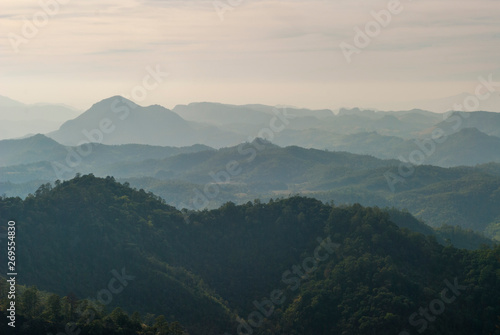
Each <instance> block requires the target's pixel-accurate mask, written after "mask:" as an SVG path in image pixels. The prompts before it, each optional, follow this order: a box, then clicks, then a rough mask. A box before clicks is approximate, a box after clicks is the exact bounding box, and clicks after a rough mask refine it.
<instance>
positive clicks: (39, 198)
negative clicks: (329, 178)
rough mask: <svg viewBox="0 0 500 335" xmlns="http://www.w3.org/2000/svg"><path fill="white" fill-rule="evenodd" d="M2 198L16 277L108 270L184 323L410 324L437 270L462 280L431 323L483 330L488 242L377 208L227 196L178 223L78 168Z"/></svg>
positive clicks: (491, 261)
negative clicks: (445, 242)
mask: <svg viewBox="0 0 500 335" xmlns="http://www.w3.org/2000/svg"><path fill="white" fill-rule="evenodd" d="M0 212H1V213H2V217H6V218H9V219H14V218H15V219H16V222H17V224H16V226H17V227H18V228H19V231H20V232H21V231H22V232H23V234H19V236H18V237H17V240H16V242H17V243H18V245H19V246H20V250H19V254H18V261H19V272H20V273H23V278H22V280H23V281H24V283H23V284H28V285H32V284H35V285H37V286H39V287H40V288H41V289H46V290H53V291H55V292H56V293H59V294H67V293H68V291H71V292H74V293H75V294H76V295H77V296H78V297H85V296H91V297H92V296H96V294H97V292H99V290H101V289H102V287H103V286H104V287H105V285H106V284H107V283H108V282H109V280H110V278H113V276H114V274H113V273H114V272H113V270H117V271H118V272H119V273H122V274H126V275H127V276H126V277H123V276H122V279H125V278H126V279H127V286H126V288H125V289H124V290H123V291H122V292H120V293H119V294H116V295H114V296H113V301H112V304H111V305H112V306H116V305H120V306H123V307H124V308H126V309H127V310H140V311H141V312H143V313H147V312H149V313H158V314H160V313H161V314H164V315H172V317H173V318H174V319H177V320H179V321H181V322H182V324H184V325H185V326H186V328H187V329H188V330H189V333H190V334H192V335H197V334H222V333H230V334H234V333H238V329H240V330H241V329H242V327H246V326H250V327H251V329H250V330H252V332H254V333H255V334H270V335H277V334H283V333H286V334H331V333H342V331H345V332H347V333H352V334H362V335H364V334H367V335H368V334H374V333H375V334H385V333H387V332H390V333H398V332H400V331H402V330H405V329H407V330H408V329H414V330H415V331H416V330H417V329H420V328H416V326H415V325H414V324H413V322H410V323H409V322H408V319H409V318H410V317H411V315H412V313H414V312H415V311H417V312H418V308H419V306H428V305H429V303H431V302H432V301H433V300H434V299H436V297H439V292H441V291H442V290H443V287H446V286H445V284H444V283H443V281H446V280H447V281H448V282H451V283H454V282H457V281H458V283H459V284H460V286H457V289H458V290H459V291H457V292H459V293H460V294H459V293H454V295H455V296H456V302H455V303H453V304H451V302H450V305H447V307H446V311H445V314H443V315H442V316H441V317H440V318H439V320H436V321H435V322H428V323H427V324H426V325H427V328H428V329H429V330H431V331H435V332H440V333H444V334H448V333H454V334H460V335H461V334H471V332H472V333H478V334H488V333H490V332H491V333H493V332H494V331H495V318H496V316H497V315H499V314H500V307H499V306H498V299H499V297H500V274H499V273H498V271H497V270H496V269H498V268H499V267H500V248H499V247H496V248H494V249H488V248H484V249H482V250H478V251H474V252H472V251H466V250H457V249H455V248H453V247H450V246H448V247H443V246H441V245H439V244H438V243H437V242H436V241H435V240H434V239H433V238H430V237H425V236H423V235H421V234H418V233H413V232H410V231H409V230H405V229H399V228H398V227H397V226H396V225H395V224H394V223H392V222H391V221H390V219H389V214H388V213H387V212H384V211H382V210H379V209H377V208H364V207H362V206H360V205H353V206H340V207H337V206H332V205H327V204H323V203H321V202H319V201H317V200H314V199H310V198H302V197H292V198H289V199H282V200H277V201H272V202H270V203H268V204H263V203H260V202H259V201H254V202H253V203H252V202H249V203H246V204H244V205H240V206H236V205H234V204H233V203H227V204H225V205H224V206H222V207H221V208H219V209H216V210H211V211H201V212H194V213H192V215H191V216H190V218H189V219H190V223H189V224H187V223H186V222H185V221H184V219H183V213H181V212H178V211H177V210H175V209H174V208H172V207H170V206H168V205H166V204H163V203H162V202H161V201H160V200H159V199H158V198H156V197H155V196H153V195H148V194H146V193H145V192H143V191H134V190H131V189H130V188H128V187H126V186H124V185H120V184H117V183H116V182H114V181H113V179H112V178H106V179H100V178H95V177H93V176H82V177H78V178H75V179H73V180H71V181H67V182H64V183H62V184H59V185H57V186H56V187H55V188H54V189H50V187H48V186H43V187H41V188H40V189H39V191H38V192H37V193H36V195H35V196H33V197H29V198H28V199H26V200H24V201H22V200H20V199H14V198H7V199H3V198H2V199H0ZM21 246H23V248H21ZM89 246H92V247H89ZM5 264H6V262H2V263H1V264H0V271H2V272H3V273H5V271H4V270H5V269H4V267H5ZM62 269H63V270H64V271H61V270H62ZM56 275H57V278H58V280H57V282H55V281H54V278H55V276H56ZM130 276H133V277H135V278H133V279H132V278H130ZM456 285H458V284H456ZM276 290H280V291H281V292H282V293H281V294H277V293H276ZM273 292H274V293H273ZM448 293H449V294H448V295H447V297H451V296H453V294H452V292H448ZM271 300H272V301H274V302H271ZM224 301H227V303H226V302H224ZM110 307H111V306H110ZM229 310H234V311H235V314H237V315H239V317H240V319H237V321H236V322H231V320H233V321H234V318H233V317H234V314H233V313H230V312H229ZM257 313H259V314H260V315H261V316H260V317H259V314H257ZM261 313H263V314H264V315H266V320H264V317H263V316H262V314H261ZM434 314H435V313H434ZM419 319H420V317H419ZM252 320H253V321H252ZM259 320H260V321H259ZM243 322H245V323H246V326H245V324H244V323H243ZM457 324H459V325H460V327H456V325H457ZM412 326H413V328H412ZM419 326H420V327H421V326H422V325H421V324H419ZM245 333H250V331H248V328H247V331H246V332H245Z"/></svg>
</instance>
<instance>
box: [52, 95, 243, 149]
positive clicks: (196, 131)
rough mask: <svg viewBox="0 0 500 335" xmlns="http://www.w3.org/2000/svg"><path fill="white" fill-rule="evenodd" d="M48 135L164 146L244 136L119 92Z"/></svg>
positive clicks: (72, 141) (69, 140)
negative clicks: (194, 120) (132, 99)
mask: <svg viewBox="0 0 500 335" xmlns="http://www.w3.org/2000/svg"><path fill="white" fill-rule="evenodd" d="M48 136H49V137H51V138H52V139H54V140H56V141H57V142H59V143H61V144H65V145H73V146H75V145H80V144H82V143H85V142H93V143H101V144H130V143H135V144H149V145H163V146H186V145H193V144H198V143H203V144H207V145H214V146H221V145H224V144H225V143H233V144H236V143H238V142H239V141H241V140H242V137H241V136H240V135H238V134H235V133H232V132H229V131H223V130H221V129H218V128H216V127H214V126H210V125H206V124H201V123H196V122H189V121H186V120H184V119H183V118H181V117H180V116H179V115H177V114H176V113H174V112H172V111H170V110H168V109H166V108H164V107H162V106H159V105H153V106H147V107H142V106H139V105H137V104H135V103H134V102H132V101H130V100H127V99H125V98H123V97H120V96H115V97H111V98H108V99H105V100H102V101H100V102H98V103H96V104H94V105H93V106H92V107H91V108H90V109H89V110H87V111H86V112H85V113H83V114H81V115H80V116H78V117H77V118H75V119H73V120H70V121H68V122H66V123H64V124H63V125H62V126H61V128H59V130H57V131H55V132H52V133H49V134H48Z"/></svg>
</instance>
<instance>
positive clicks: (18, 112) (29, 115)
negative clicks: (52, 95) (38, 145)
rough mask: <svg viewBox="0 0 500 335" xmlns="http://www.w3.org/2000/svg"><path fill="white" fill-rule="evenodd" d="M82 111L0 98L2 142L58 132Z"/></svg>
mask: <svg viewBox="0 0 500 335" xmlns="http://www.w3.org/2000/svg"><path fill="white" fill-rule="evenodd" d="M78 114H80V111H78V110H76V109H74V108H71V107H68V106H64V105H58V104H32V105H27V104H23V103H21V102H19V101H15V100H12V99H9V98H7V97H3V96H0V140H3V139H9V138H19V137H23V136H27V135H29V134H37V133H45V132H50V131H53V130H56V129H57V128H58V127H60V126H61V124H62V123H63V122H65V121H67V120H70V119H72V118H75V117H76V116H77V115H78Z"/></svg>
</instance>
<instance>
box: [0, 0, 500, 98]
mask: <svg viewBox="0 0 500 335" xmlns="http://www.w3.org/2000/svg"><path fill="white" fill-rule="evenodd" d="M387 3H388V1H380V0H370V1H368V0H337V1H324V0H317V1H315V0H312V1H298V0H284V1H265V0H242V1H241V2H240V4H239V5H237V6H235V7H234V8H233V9H232V10H230V11H227V12H225V14H224V21H221V20H220V18H219V16H218V15H217V13H216V11H215V9H214V6H213V1H198V0H192V1H159V0H125V1H121V2H116V1H109V0H108V1H106V0H104V1H97V0H88V1H85V2H82V1H79V2H76V1H70V2H69V3H68V5H66V6H61V10H60V12H59V13H58V14H57V15H54V16H52V17H51V18H50V21H49V22H48V24H47V25H46V26H45V27H43V28H40V31H39V33H38V35H37V36H36V37H35V38H33V39H32V40H30V41H29V43H26V44H25V45H21V48H20V49H21V50H20V52H19V53H17V54H16V53H14V52H12V49H11V47H10V44H9V41H8V40H7V39H6V38H5V39H3V40H2V44H0V51H1V55H0V57H1V59H2V65H3V66H4V67H5V69H8V70H5V69H3V70H2V75H4V77H5V76H6V77H5V80H9V81H11V82H12V83H13V85H12V86H11V88H10V91H9V88H6V92H0V93H3V95H9V92H10V93H11V95H13V96H14V97H15V98H18V99H20V100H22V96H26V97H27V96H29V94H28V93H26V92H24V91H23V92H20V91H19V90H20V89H19V87H20V86H21V84H20V83H21V82H22V81H23V80H26V83H25V85H28V86H27V87H29V88H30V90H31V91H33V92H40V93H39V94H40V95H41V94H52V98H48V99H52V100H54V101H59V100H56V99H58V96H56V95H55V94H54V93H49V90H48V89H45V90H40V88H39V87H35V85H39V84H38V83H40V82H43V81H44V80H45V81H47V82H51V85H54V86H56V87H55V88H52V90H50V91H56V92H64V90H65V89H69V88H72V89H73V90H74V91H77V92H78V93H79V94H82V95H86V97H85V98H81V99H82V100H85V101H89V103H90V101H95V100H97V99H96V98H95V97H93V96H92V95H95V90H92V89H91V90H90V91H88V93H87V91H85V92H84V91H83V90H82V89H79V87H82V88H83V87H85V88H86V89H88V88H89V87H92V83H95V82H96V81H99V80H100V79H101V80H102V81H103V82H106V83H109V84H110V85H124V83H126V84H128V85H133V83H135V81H137V80H138V78H140V77H141V74H142V73H143V71H144V68H145V67H146V66H148V65H154V64H162V65H163V66H164V67H165V68H168V69H169V71H170V72H171V73H172V79H171V80H173V81H174V82H173V83H172V85H174V86H173V87H171V89H172V90H174V88H175V82H177V83H178V86H177V87H186V85H185V83H188V82H191V81H192V82H197V83H200V84H199V85H201V86H203V83H212V84H213V85H218V87H219V89H220V90H221V91H224V90H225V89H227V88H229V87H231V89H229V90H228V92H229V91H230V92H232V94H234V92H233V87H234V85H241V86H240V87H241V89H245V90H251V87H252V83H253V87H254V88H253V90H254V92H261V90H260V89H259V87H258V86H257V85H261V84H262V83H263V82H266V83H275V85H276V87H277V89H279V87H283V88H285V86H284V84H283V83H287V82H293V83H294V85H292V86H293V89H294V90H296V91H293V92H290V99H294V97H295V96H296V95H297V94H298V92H300V91H303V92H311V90H312V88H314V90H320V92H315V93H314V94H311V96H314V98H311V99H310V105H312V104H317V103H318V102H317V101H319V100H320V101H322V103H327V104H329V105H327V106H324V107H335V102H333V101H331V98H330V96H331V92H330V90H331V88H335V89H339V87H340V89H341V90H342V87H345V89H343V91H342V92H343V94H341V96H343V97H349V99H352V100H353V101H355V99H358V101H360V104H361V103H363V96H364V95H363V94H360V92H359V91H356V90H355V89H354V88H353V87H354V86H350V85H344V86H342V85H341V84H342V83H355V82H357V83H359V85H360V86H363V87H370V86H369V83H371V82H374V81H380V82H386V83H387V85H395V84H394V83H397V82H405V83H419V85H420V83H424V82H435V83H437V82H441V83H444V82H456V83H460V85H462V86H461V87H462V89H461V91H463V90H466V89H467V88H466V87H465V86H464V83H467V82H469V83H470V82H472V81H474V80H475V79H476V77H477V76H478V75H481V74H485V73H491V72H493V71H498V65H497V64H498V56H499V49H498V47H497V46H498V45H499V42H500V41H499V39H500V22H499V21H498V19H497V18H498V14H499V12H500V10H499V7H498V3H497V1H496V0H479V1H468V0H467V1H466V0H441V1H435V0H434V1H430V0H419V1H406V0H405V1H401V3H402V6H403V8H404V10H403V11H402V12H401V13H400V14H398V15H395V16H394V17H393V18H392V21H391V23H390V24H389V25H388V26H387V27H385V28H382V30H381V33H380V35H378V36H377V37H376V38H374V39H373V41H372V42H371V43H370V45H369V47H367V48H365V49H364V50H363V51H362V52H361V53H360V54H359V55H355V56H354V61H353V63H352V64H350V65H349V64H347V63H346V61H345V59H344V57H343V55H342V53H341V51H340V49H339V44H340V43H341V42H342V41H345V42H348V43H352V41H353V38H354V34H355V32H354V27H356V26H358V27H360V28H363V27H364V25H365V24H366V23H367V22H369V21H370V20H373V18H372V16H371V14H370V12H371V11H380V10H383V9H385V8H386V7H387ZM117 4H118V5H117ZM3 8H4V9H3V13H2V15H3V17H2V18H0V20H2V23H3V24H2V26H1V27H2V28H1V29H2V31H1V33H2V34H3V36H6V34H8V33H9V32H15V33H17V34H20V32H21V29H22V26H23V22H24V21H23V20H24V18H27V19H28V20H29V19H30V18H32V16H33V14H34V13H36V12H37V11H39V10H40V7H39V6H38V5H37V4H36V2H33V1H27V0H22V1H12V0H9V1H4V3H3ZM30 78H31V80H30ZM78 81H80V82H81V83H80V84H77V83H78ZM238 83H239V84H238ZM241 83H245V85H244V86H243V85H242V84H241ZM279 85H281V86H279ZM322 85H323V86H322ZM292 86H290V85H286V87H287V90H288V89H290V88H291V87H292ZM300 87H302V89H300ZM322 87H324V88H323V89H322ZM388 87H389V86H388ZM419 87H420V86H419ZM453 87H455V86H453ZM100 90H102V87H100ZM109 91H111V89H110V90H109ZM383 91H389V89H387V90H383ZM16 92H17V93H16ZM176 92H181V91H179V90H176ZM441 93H442V94H443V96H444V95H450V94H453V92H449V91H448V89H447V88H443V89H442V90H441ZM457 93H458V92H457ZM33 94H35V93H33ZM414 94H419V92H418V91H417V92H414ZM182 95H183V96H189V97H192V98H193V99H196V94H193V93H192V92H189V93H188V92H185V93H182ZM249 95H251V96H252V98H255V97H256V96H257V95H256V94H249ZM318 95H320V96H321V97H322V98H319V100H318ZM62 96H65V95H64V94H63V95H62ZM66 96H68V97H69V96H72V97H74V96H75V93H71V94H67V95H66ZM199 96H200V98H201V97H204V98H205V97H206V95H205V94H202V93H200V94H199ZM218 96H222V97H223V95H218ZM280 97H281V98H283V94H280ZM232 98H233V97H231V96H229V93H228V94H227V99H226V100H229V99H232ZM381 98H383V99H392V98H393V97H391V96H389V95H385V96H384V97H381ZM415 98H420V97H415ZM422 98H423V97H422ZM29 99H35V96H34V95H33V96H32V98H29ZM48 99H43V100H48ZM172 100H175V97H172ZM263 100H270V98H268V97H266V98H265V99H264V98H263ZM413 100H415V99H413ZM304 101H307V99H306V98H304ZM61 102H65V103H68V104H71V102H72V101H62V100H61ZM158 102H159V103H164V102H163V101H158ZM184 102H185V101H184ZM245 102H252V101H245ZM255 102H257V101H255ZM368 102H369V101H365V103H368ZM280 103H293V102H291V101H280Z"/></svg>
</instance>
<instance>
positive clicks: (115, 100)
mask: <svg viewBox="0 0 500 335" xmlns="http://www.w3.org/2000/svg"><path fill="white" fill-rule="evenodd" d="M118 102H120V103H126V104H127V105H129V106H130V107H139V105H138V104H136V103H135V102H133V101H132V100H129V99H127V98H125V97H122V96H121V95H115V96H112V97H109V98H106V99H103V100H101V101H99V102H96V103H95V104H93V105H92V107H94V106H96V107H97V106H99V107H101V106H107V105H112V104H114V103H118ZM92 107H91V108H92Z"/></svg>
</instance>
